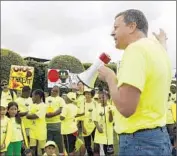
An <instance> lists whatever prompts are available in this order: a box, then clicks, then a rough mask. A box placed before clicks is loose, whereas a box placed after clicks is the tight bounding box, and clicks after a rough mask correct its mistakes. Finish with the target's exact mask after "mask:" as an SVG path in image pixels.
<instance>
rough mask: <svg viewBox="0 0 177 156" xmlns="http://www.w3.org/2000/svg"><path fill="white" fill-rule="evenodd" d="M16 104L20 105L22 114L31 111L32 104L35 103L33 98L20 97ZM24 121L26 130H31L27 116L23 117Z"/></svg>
mask: <svg viewBox="0 0 177 156" xmlns="http://www.w3.org/2000/svg"><path fill="white" fill-rule="evenodd" d="M15 102H16V103H17V104H18V107H19V111H20V112H27V111H29V109H30V106H31V104H32V103H33V101H32V98H31V97H29V98H22V97H19V98H17V99H16V100H15ZM22 121H23V123H24V126H25V128H30V123H31V122H30V120H28V119H27V118H26V116H24V117H22Z"/></svg>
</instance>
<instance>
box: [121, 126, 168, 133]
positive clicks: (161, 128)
mask: <svg viewBox="0 0 177 156" xmlns="http://www.w3.org/2000/svg"><path fill="white" fill-rule="evenodd" d="M164 128H165V126H164V127H155V128H146V129H140V130H137V131H136V132H133V133H121V134H119V135H131V134H135V133H138V132H145V131H150V130H157V129H160V130H163V129H164Z"/></svg>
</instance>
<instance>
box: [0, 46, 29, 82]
mask: <svg viewBox="0 0 177 156" xmlns="http://www.w3.org/2000/svg"><path fill="white" fill-rule="evenodd" d="M11 65H19V66H26V62H25V61H24V60H23V58H22V57H21V56H20V55H19V54H17V53H15V52H13V51H11V50H8V49H1V65H0V71H1V80H2V79H4V80H7V81H9V75H10V69H11Z"/></svg>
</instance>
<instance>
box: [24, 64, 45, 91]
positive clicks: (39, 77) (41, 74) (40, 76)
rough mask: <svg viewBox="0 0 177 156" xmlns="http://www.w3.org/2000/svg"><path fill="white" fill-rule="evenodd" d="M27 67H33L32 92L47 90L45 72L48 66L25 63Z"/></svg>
mask: <svg viewBox="0 0 177 156" xmlns="http://www.w3.org/2000/svg"><path fill="white" fill-rule="evenodd" d="M27 65H28V66H31V67H34V81H33V90H35V89H42V90H45V89H46V88H47V79H46V71H47V68H48V64H46V63H41V62H36V61H27Z"/></svg>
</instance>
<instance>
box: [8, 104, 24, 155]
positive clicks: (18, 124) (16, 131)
mask: <svg viewBox="0 0 177 156" xmlns="http://www.w3.org/2000/svg"><path fill="white" fill-rule="evenodd" d="M7 116H8V117H9V118H10V120H11V122H12V129H11V130H12V134H13V135H12V137H11V142H10V144H9V146H8V148H7V155H8V156H17V155H18V156H20V155H21V149H22V144H23V140H24V141H25V143H26V147H28V145H27V138H26V133H25V128H24V125H23V122H22V120H21V118H20V116H19V113H18V105H17V103H16V102H10V103H9V104H8V107H7Z"/></svg>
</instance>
